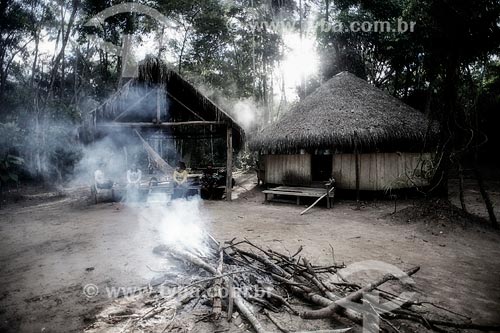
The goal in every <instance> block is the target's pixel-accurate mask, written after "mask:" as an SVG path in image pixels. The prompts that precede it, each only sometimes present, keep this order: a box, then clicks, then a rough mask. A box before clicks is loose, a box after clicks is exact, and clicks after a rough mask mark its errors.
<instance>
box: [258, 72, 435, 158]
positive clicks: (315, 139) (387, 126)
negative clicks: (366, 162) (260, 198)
mask: <svg viewBox="0 0 500 333" xmlns="http://www.w3.org/2000/svg"><path fill="white" fill-rule="evenodd" d="M428 127H429V121H428V120H427V119H426V117H425V116H424V115H423V114H422V113H421V112H419V111H417V110H415V109H413V108H411V107H410V106H408V105H406V104H404V103H403V102H401V101H400V100H398V99H397V98H395V97H393V96H391V95H389V94H387V93H386V92H384V91H382V90H380V89H378V88H376V87H374V86H372V85H370V84H369V83H368V82H366V81H365V80H362V79H360V78H358V77H356V76H355V75H353V74H351V73H349V72H342V73H340V74H337V75H335V76H334V77H333V78H332V79H330V80H329V81H328V82H326V83H325V84H323V85H322V86H321V87H319V88H318V89H317V90H316V91H315V92H314V93H312V94H311V95H309V96H308V97H306V98H305V99H304V100H303V101H301V102H300V103H298V104H296V105H295V106H294V107H292V109H291V110H290V111H289V112H288V113H286V114H285V115H284V116H283V117H282V118H281V119H279V121H277V122H276V123H274V124H272V125H270V126H268V127H266V128H264V129H263V130H262V131H261V132H259V133H258V134H257V135H256V137H255V138H254V139H253V140H252V141H251V142H250V147H251V148H252V149H254V150H259V151H270V152H273V153H289V152H294V151H297V150H298V149H309V148H320V147H328V148H334V149H336V150H337V151H353V149H354V145H355V143H357V145H358V148H359V149H360V150H362V151H364V152H368V151H380V150H385V151H388V150H390V151H395V150H400V149H404V150H408V149H411V150H417V149H419V148H421V146H422V144H423V143H424V141H425V140H426V136H427V133H428ZM431 133H432V132H431Z"/></svg>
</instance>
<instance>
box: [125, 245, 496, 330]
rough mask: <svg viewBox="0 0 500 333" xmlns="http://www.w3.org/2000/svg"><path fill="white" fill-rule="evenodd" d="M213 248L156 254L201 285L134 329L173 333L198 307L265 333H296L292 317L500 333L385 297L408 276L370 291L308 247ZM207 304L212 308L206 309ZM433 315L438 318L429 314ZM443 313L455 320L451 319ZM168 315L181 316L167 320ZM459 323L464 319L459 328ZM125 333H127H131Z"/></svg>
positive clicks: (135, 317)
mask: <svg viewBox="0 0 500 333" xmlns="http://www.w3.org/2000/svg"><path fill="white" fill-rule="evenodd" d="M210 248H211V249H210V251H209V252H210V253H209V254H208V255H202V254H200V253H198V254H195V253H193V252H191V251H188V250H186V249H183V248H178V247H173V246H166V245H165V246H161V247H158V248H156V249H155V252H156V253H157V254H159V255H161V256H163V257H165V258H168V259H169V260H172V259H173V260H175V261H177V264H178V265H181V266H183V269H184V270H185V272H189V274H190V275H193V274H197V276H198V277H197V279H196V280H195V281H192V280H191V281H189V282H186V278H184V283H182V282H177V283H179V284H180V285H178V288H177V289H176V291H175V293H170V294H168V295H161V296H158V297H156V298H154V300H153V301H148V302H147V305H148V308H147V309H146V310H144V311H142V313H140V314H128V315H127V316H123V317H127V318H128V322H127V325H126V326H127V328H134V327H136V328H144V323H145V321H148V320H150V319H152V318H161V317H162V316H164V317H165V318H167V317H168V318H169V319H168V320H167V321H163V325H164V326H165V327H164V330H163V331H165V332H166V331H171V330H172V325H173V318H174V317H175V315H176V314H178V313H180V310H181V309H182V308H183V307H184V306H186V304H189V303H193V302H194V303H195V305H197V304H199V303H203V304H205V305H207V306H206V307H207V308H208V309H209V311H208V312H207V314H206V315H205V316H204V318H203V319H204V320H209V321H211V322H224V323H226V324H228V325H231V324H232V323H231V321H233V322H234V321H235V320H234V319H235V318H244V320H245V321H246V322H247V323H248V324H249V325H250V326H251V328H252V329H253V331H255V332H257V333H264V332H277V331H281V332H285V333H288V332H292V331H293V330H292V329H291V328H290V327H289V326H290V325H289V323H293V322H296V321H295V320H293V319H292V320H291V321H288V323H287V324H284V322H283V320H280V319H278V317H280V314H283V313H285V312H286V313H288V314H289V316H292V317H295V318H296V319H297V320H300V321H302V320H323V319H328V321H327V323H328V324H329V325H330V327H331V326H332V325H335V328H331V329H322V330H316V331H309V332H322V333H340V332H347V331H351V330H353V331H356V330H359V329H360V327H361V326H363V327H364V329H365V330H367V331H370V332H380V331H382V332H384V331H385V332H401V331H416V330H417V331H423V330H424V328H425V329H428V330H430V331H437V332H447V330H449V329H454V330H456V329H475V330H483V331H488V330H498V329H500V327H498V326H487V325H477V324H474V323H472V322H471V320H470V318H467V317H465V316H462V315H460V314H457V313H454V312H452V311H450V310H447V309H445V308H443V307H440V306H438V305H434V304H433V303H430V302H417V301H415V300H410V299H403V298H401V296H398V295H396V294H395V293H391V292H387V291H383V290H382V289H380V287H381V286H382V285H383V284H385V283H387V282H389V281H393V283H400V278H401V276H395V275H393V274H385V275H383V276H381V277H379V278H378V279H376V280H374V281H372V282H371V283H368V284H365V285H364V286H361V285H358V284H356V283H352V282H350V281H346V280H345V279H344V278H342V274H341V271H342V269H343V268H345V266H344V264H336V263H333V264H331V265H329V266H317V265H313V264H311V262H310V261H309V260H308V259H307V258H305V257H302V256H301V253H302V247H300V248H299V249H298V250H297V251H296V252H295V253H293V254H291V253H287V254H283V253H279V252H277V251H275V250H272V249H263V248H261V247H259V246H257V245H255V244H254V243H252V242H250V241H248V240H243V241H239V242H235V240H234V239H233V240H232V241H230V242H226V243H225V244H221V243H219V242H217V241H216V240H215V239H213V238H211V246H210ZM332 250H333V249H332ZM419 269H420V267H418V266H417V267H413V268H411V269H409V270H407V271H405V274H406V276H412V275H413V274H415V273H416V272H418V271H419ZM194 272H197V273H194ZM181 280H182V279H181ZM170 283H171V282H170ZM150 291H151V290H150ZM373 291H378V292H379V295H380V297H381V298H382V299H383V300H384V301H387V302H392V304H397V306H396V307H391V309H390V310H388V309H387V308H384V307H383V306H382V305H383V304H381V303H382V302H379V301H378V300H374V299H373V298H371V297H370V295H371V294H370V293H371V292H373ZM202 297H203V298H205V301H201V302H200V298H202ZM353 304H354V305H355V304H359V305H360V306H359V309H361V311H360V310H359V309H357V310H358V311H356V306H353ZM193 308H194V307H193ZM430 308H432V309H434V310H435V311H429V309H430ZM363 309H364V310H363ZM366 309H370V310H369V311H365V310H366ZM443 311H444V312H446V313H447V315H445V316H443V314H442V312H443ZM167 312H168V313H171V314H172V313H173V314H172V315H170V316H167V315H166V313H167ZM437 312H440V313H439V314H438V313H437ZM451 315H453V316H456V317H460V319H459V320H458V319H456V318H455V319H454V320H451V319H449V318H450V317H451ZM369 316H372V318H371V320H368V319H370V317H369ZM436 318H438V319H436ZM332 319H333V320H332ZM240 320H241V319H240ZM324 322H325V321H324V320H323V324H324ZM165 323H166V324H165ZM317 326H318V325H316V326H313V327H315V328H316V327H317ZM323 326H324V325H323ZM339 327H340V328H339ZM417 327H418V329H417ZM404 328H407V330H405V329H404ZM121 331H123V332H125V331H126V328H125V327H124V328H123V329H122V330H121ZM130 331H134V330H133V329H131V330H130ZM141 331H142V329H141ZM155 331H157V329H155ZM160 331H161V330H160ZM185 331H187V330H185ZM220 331H234V329H231V328H226V329H225V330H220ZM301 332H305V331H303V330H301Z"/></svg>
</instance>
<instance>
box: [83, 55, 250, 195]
mask: <svg viewBox="0 0 500 333" xmlns="http://www.w3.org/2000/svg"><path fill="white" fill-rule="evenodd" d="M88 118H89V119H87V127H90V128H92V129H93V133H92V134H91V135H90V136H91V137H92V138H95V137H98V136H110V137H112V138H115V139H116V141H120V143H121V144H122V145H123V146H126V145H130V143H131V142H132V141H131V138H130V136H131V137H132V138H133V139H134V140H135V143H137V144H139V145H141V144H143V143H144V142H146V144H148V145H149V146H150V148H151V149H150V150H148V154H149V155H154V154H153V153H156V154H157V155H158V156H159V157H161V158H163V160H164V161H166V162H167V163H170V165H175V163H177V161H178V160H180V159H182V160H183V161H184V162H186V163H187V164H188V167H191V168H198V167H203V166H205V165H206V163H208V162H211V163H216V165H222V164H223V165H225V167H226V170H227V173H228V177H227V178H228V181H227V186H226V187H227V188H226V193H227V198H228V200H229V199H230V198H231V195H230V193H231V187H232V183H231V169H232V160H233V151H238V150H239V149H240V148H241V147H242V143H243V140H244V136H245V133H244V130H243V129H242V128H241V127H240V126H239V125H238V123H237V122H236V121H235V120H234V119H233V118H232V117H231V116H230V115H229V114H228V113H226V112H224V111H223V110H222V109H221V108H220V107H219V106H217V105H216V104H215V103H214V102H212V101H211V100H210V99H209V98H208V97H207V96H205V95H203V94H202V93H201V92H200V91H199V90H198V89H196V88H195V87H194V86H193V85H192V84H191V83H190V82H188V81H187V80H186V79H185V78H183V77H182V76H180V75H179V74H178V73H177V72H175V71H174V70H172V69H170V68H169V67H168V66H167V65H166V64H164V63H163V62H162V61H160V60H158V59H157V58H147V59H146V60H144V61H143V62H142V63H141V64H140V65H139V68H138V76H137V77H135V78H132V79H130V80H129V81H128V82H127V83H126V84H124V85H123V86H122V87H121V88H120V89H119V90H117V91H116V92H115V93H114V94H113V95H112V96H111V97H110V98H109V99H107V100H106V101H105V102H104V103H103V104H102V105H100V106H99V107H97V108H96V109H94V110H92V111H91V112H89V117H88ZM90 132H92V131H90ZM134 133H135V134H139V136H141V138H140V139H141V140H142V137H144V142H142V141H140V140H139V138H137V136H136V135H135V134H134ZM127 135H128V137H127ZM123 138H125V139H123Z"/></svg>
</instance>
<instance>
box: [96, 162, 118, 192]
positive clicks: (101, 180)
mask: <svg viewBox="0 0 500 333" xmlns="http://www.w3.org/2000/svg"><path fill="white" fill-rule="evenodd" d="M103 168H104V165H103V164H100V165H99V169H97V170H96V171H95V172H94V181H95V186H96V188H97V189H102V190H110V189H111V188H113V184H114V182H113V181H112V180H111V179H108V178H106V176H105V175H104V171H102V169H103Z"/></svg>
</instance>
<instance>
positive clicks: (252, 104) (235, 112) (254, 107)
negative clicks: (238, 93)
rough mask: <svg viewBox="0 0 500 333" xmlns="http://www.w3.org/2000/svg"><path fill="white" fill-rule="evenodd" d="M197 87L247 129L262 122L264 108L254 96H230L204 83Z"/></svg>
mask: <svg viewBox="0 0 500 333" xmlns="http://www.w3.org/2000/svg"><path fill="white" fill-rule="evenodd" d="M197 88H198V90H200V92H202V93H203V94H204V95H205V96H208V97H209V98H210V99H211V100H213V101H214V102H215V104H217V105H218V106H219V107H221V108H222V110H224V111H225V112H227V113H228V114H229V115H230V116H231V117H233V118H234V119H235V120H236V122H237V123H238V124H239V125H240V126H241V127H243V129H244V130H245V131H249V130H251V129H252V128H253V127H255V126H257V125H258V124H259V123H261V119H262V117H263V114H264V110H263V108H262V107H261V106H259V105H258V103H257V102H256V101H255V100H254V99H253V98H251V97H247V98H229V97H227V96H226V95H224V94H223V93H222V92H221V91H218V90H216V89H213V88H211V87H208V86H206V85H203V84H201V85H197Z"/></svg>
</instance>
